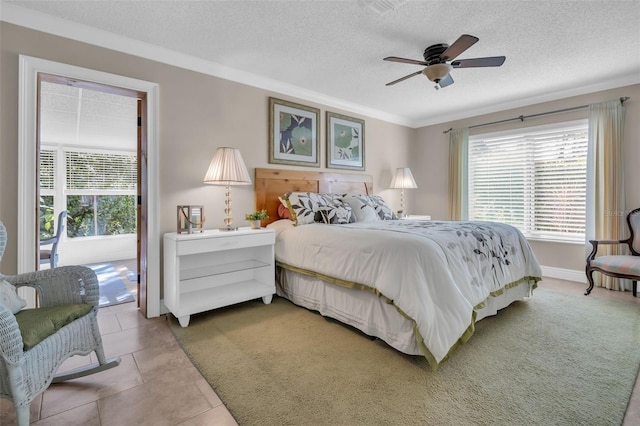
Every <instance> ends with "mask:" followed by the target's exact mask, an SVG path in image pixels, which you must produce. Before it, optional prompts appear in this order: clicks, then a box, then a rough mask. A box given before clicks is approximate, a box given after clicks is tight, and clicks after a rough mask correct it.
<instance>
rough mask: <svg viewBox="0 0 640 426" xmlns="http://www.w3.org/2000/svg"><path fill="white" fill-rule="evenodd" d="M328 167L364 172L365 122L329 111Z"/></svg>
mask: <svg viewBox="0 0 640 426" xmlns="http://www.w3.org/2000/svg"><path fill="white" fill-rule="evenodd" d="M327 167H331V168H334V169H352V170H364V167H365V165H364V120H360V119H358V118H353V117H347V116H346V115H340V114H335V113H333V112H329V111H327Z"/></svg>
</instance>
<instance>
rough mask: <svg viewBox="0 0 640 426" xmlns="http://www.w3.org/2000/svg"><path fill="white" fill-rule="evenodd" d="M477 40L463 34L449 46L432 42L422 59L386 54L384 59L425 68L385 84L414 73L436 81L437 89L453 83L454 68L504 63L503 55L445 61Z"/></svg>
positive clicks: (454, 56)
mask: <svg viewBox="0 0 640 426" xmlns="http://www.w3.org/2000/svg"><path fill="white" fill-rule="evenodd" d="M478 40H479V39H478V37H474V36H472V35H469V34H463V35H461V36H460V37H459V38H458V39H457V40H456V41H455V42H454V43H453V44H452V45H451V46H449V45H448V44H434V45H433V46H429V47H427V48H426V49H424V54H423V56H424V61H417V60H414V59H405V58H398V57H397V56H387V57H386V58H384V60H385V61H391V62H402V63H405V64H415V65H425V66H426V68H425V69H423V70H422V71H416V72H414V73H411V74H409V75H406V76H404V77H402V78H399V79H397V80H394V81H392V82H390V83H387V84H386V86H391V85H394V84H396V83H400V82H401V81H404V80H406V79H408V78H411V77H414V76H416V75H419V74H424V75H425V77H427V78H428V79H429V80H431V81H433V82H434V83H436V86H435V88H436V89H439V88H440V87H447V86H450V85H451V84H453V78H452V77H451V74H450V72H451V70H453V69H454V68H474V67H475V68H477V67H499V66H500V65H502V64H503V63H504V60H505V59H506V58H505V57H504V56H491V57H486V58H474V59H461V60H458V61H453V62H451V63H447V62H448V61H452V60H453V59H455V58H457V57H458V55H460V54H461V53H462V52H464V51H465V50H467V49H468V48H470V47H471V46H473V45H474V44H475V43H476V42H477V41H478Z"/></svg>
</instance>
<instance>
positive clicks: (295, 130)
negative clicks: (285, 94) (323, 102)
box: [269, 97, 320, 167]
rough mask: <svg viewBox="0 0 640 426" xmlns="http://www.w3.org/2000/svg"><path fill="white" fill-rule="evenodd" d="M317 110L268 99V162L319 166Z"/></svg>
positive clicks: (318, 114) (318, 111)
mask: <svg viewBox="0 0 640 426" xmlns="http://www.w3.org/2000/svg"><path fill="white" fill-rule="evenodd" d="M319 139H320V110H319V109H318V108H313V107H309V106H306V105H301V104H297V103H294V102H289V101H285V100H282V99H277V98H272V97H270V98H269V163H271V164H289V165H294V166H307V167H320V150H319V142H318V141H319Z"/></svg>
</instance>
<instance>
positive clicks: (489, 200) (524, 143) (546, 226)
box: [468, 120, 588, 242]
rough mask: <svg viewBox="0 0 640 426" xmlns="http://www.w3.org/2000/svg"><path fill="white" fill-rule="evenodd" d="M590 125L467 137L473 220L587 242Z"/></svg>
mask: <svg viewBox="0 0 640 426" xmlns="http://www.w3.org/2000/svg"><path fill="white" fill-rule="evenodd" d="M587 139H588V123H587V120H580V121H577V122H570V123H559V124H557V125H553V126H540V127H532V128H527V129H519V130H517V131H510V132H501V133H495V134H484V135H476V136H470V137H469V152H468V154H469V180H468V181H469V218H470V219H471V220H493V221H499V222H505V223H508V224H511V225H514V226H516V227H517V228H518V229H520V230H521V231H522V233H523V234H524V235H525V236H526V237H528V238H534V239H543V240H555V241H568V242H572V241H575V242H584V234H585V219H586V207H585V203H586V179H587Z"/></svg>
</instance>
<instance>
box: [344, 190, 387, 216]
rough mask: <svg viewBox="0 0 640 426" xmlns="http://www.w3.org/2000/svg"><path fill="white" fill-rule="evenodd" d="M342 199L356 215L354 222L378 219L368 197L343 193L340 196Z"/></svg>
mask: <svg viewBox="0 0 640 426" xmlns="http://www.w3.org/2000/svg"><path fill="white" fill-rule="evenodd" d="M342 201H344V202H345V203H347V204H349V206H351V210H353V213H354V214H355V216H356V222H375V221H378V220H380V218H379V217H378V213H376V211H375V209H374V207H373V206H372V205H371V204H369V202H370V200H369V199H368V197H367V198H366V199H363V197H361V196H359V195H357V194H345V195H343V197H342Z"/></svg>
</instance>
